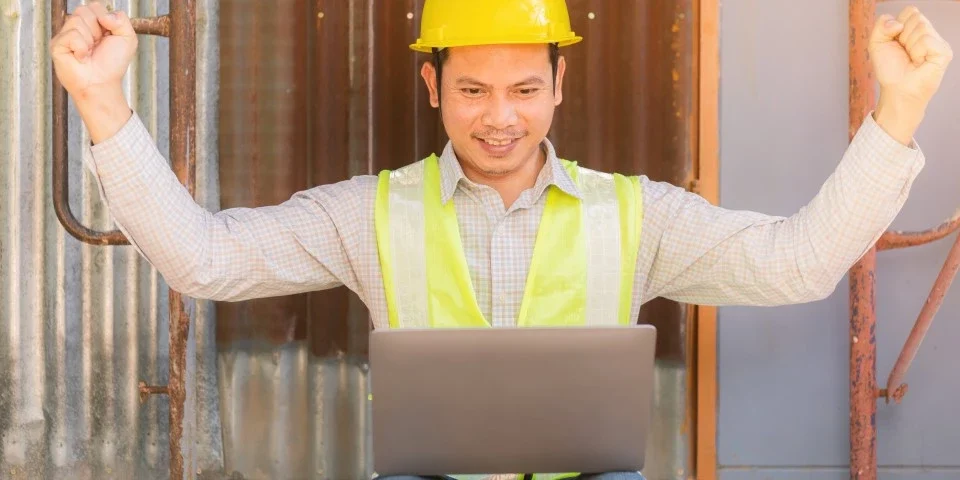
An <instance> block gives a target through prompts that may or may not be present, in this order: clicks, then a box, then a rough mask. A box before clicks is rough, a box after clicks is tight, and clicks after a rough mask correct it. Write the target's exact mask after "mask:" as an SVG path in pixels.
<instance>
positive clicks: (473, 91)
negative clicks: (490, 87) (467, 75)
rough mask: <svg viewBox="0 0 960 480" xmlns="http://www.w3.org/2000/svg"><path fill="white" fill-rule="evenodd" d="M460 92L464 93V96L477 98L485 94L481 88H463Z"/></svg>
mask: <svg viewBox="0 0 960 480" xmlns="http://www.w3.org/2000/svg"><path fill="white" fill-rule="evenodd" d="M460 91H461V92H463V94H464V95H469V96H471V97H475V96H477V95H480V94H482V93H483V90H480V89H479V88H461V89H460Z"/></svg>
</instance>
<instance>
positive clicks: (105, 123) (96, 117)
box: [50, 2, 137, 143]
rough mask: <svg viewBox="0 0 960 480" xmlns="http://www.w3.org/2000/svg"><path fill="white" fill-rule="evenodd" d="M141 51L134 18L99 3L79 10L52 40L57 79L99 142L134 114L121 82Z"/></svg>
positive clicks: (51, 48) (51, 50) (94, 138)
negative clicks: (131, 19) (110, 9)
mask: <svg viewBox="0 0 960 480" xmlns="http://www.w3.org/2000/svg"><path fill="white" fill-rule="evenodd" d="M136 50H137V34H136V32H134V30H133V25H132V24H131V23H130V18H128V17H127V15H126V14H125V13H123V12H121V11H118V12H114V13H111V12H108V11H107V9H106V7H104V6H103V5H102V4H100V3H97V2H91V3H90V4H89V5H84V6H80V7H78V8H77V9H76V10H75V11H74V12H73V14H72V15H70V16H69V17H67V19H66V21H65V22H64V24H63V28H61V29H60V31H59V32H57V34H56V36H55V37H53V39H52V40H51V41H50V56H51V57H52V59H53V68H54V71H55V73H56V75H57V78H58V79H59V80H60V83H61V84H62V85H63V88H64V89H66V90H67V93H69V94H70V96H71V97H73V100H74V102H75V104H76V105H77V109H78V110H79V112H80V115H81V117H83V120H84V123H85V124H86V125H87V128H88V130H89V131H90V136H91V139H92V140H93V141H94V142H95V143H96V142H98V141H100V140H101V139H102V138H105V137H106V136H109V135H111V134H112V133H113V132H115V131H117V130H119V128H120V126H121V125H122V123H123V121H124V120H126V119H127V118H129V116H130V110H129V107H128V106H127V102H126V99H125V98H124V95H123V89H122V86H121V81H122V79H123V76H124V74H125V73H126V71H127V67H128V66H129V65H130V62H131V60H133V55H134V54H135V53H136Z"/></svg>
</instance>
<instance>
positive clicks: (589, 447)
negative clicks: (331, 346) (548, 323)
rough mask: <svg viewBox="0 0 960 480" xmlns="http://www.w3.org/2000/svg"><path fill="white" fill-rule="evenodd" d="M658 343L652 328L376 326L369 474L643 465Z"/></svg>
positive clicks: (607, 468)
mask: <svg viewBox="0 0 960 480" xmlns="http://www.w3.org/2000/svg"><path fill="white" fill-rule="evenodd" d="M655 344H656V330H655V328H654V327H653V326H650V325H633V326H629V327H626V326H624V327H564V328H488V329H427V330H413V329H405V330H387V331H380V330H377V331H374V332H373V333H371V336H370V375H371V377H370V382H371V394H372V403H373V419H372V429H373V462H374V471H375V472H376V473H377V474H378V475H398V474H417V475H443V474H476V473H490V474H495V473H559V472H604V471H639V470H641V469H642V468H643V462H644V452H645V450H646V439H647V432H648V425H649V420H650V415H651V412H650V408H651V407H650V406H651V402H652V391H653V388H652V386H653V361H654V347H655Z"/></svg>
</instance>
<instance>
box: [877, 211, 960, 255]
mask: <svg viewBox="0 0 960 480" xmlns="http://www.w3.org/2000/svg"><path fill="white" fill-rule="evenodd" d="M958 228H960V209H957V211H956V212H954V213H953V216H951V217H950V218H948V219H946V220H944V221H943V222H941V223H940V225H937V226H936V227H933V228H931V229H930V230H924V231H922V232H900V231H895V230H891V231H888V232H884V234H883V235H881V236H880V240H878V241H877V250H893V249H895V248H905V247H915V246H917V245H923V244H925V243H930V242H935V241H937V240H940V239H941V238H944V237H946V236H947V235H950V234H951V233H953V232H954V231H955V230H957V229H958Z"/></svg>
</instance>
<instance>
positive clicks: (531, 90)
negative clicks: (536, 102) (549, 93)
mask: <svg viewBox="0 0 960 480" xmlns="http://www.w3.org/2000/svg"><path fill="white" fill-rule="evenodd" d="M537 90H538V89H536V88H521V89H520V90H519V92H520V95H524V96H526V95H533V94H534V93H537Z"/></svg>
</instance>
